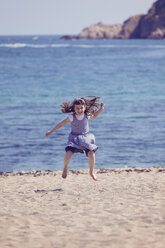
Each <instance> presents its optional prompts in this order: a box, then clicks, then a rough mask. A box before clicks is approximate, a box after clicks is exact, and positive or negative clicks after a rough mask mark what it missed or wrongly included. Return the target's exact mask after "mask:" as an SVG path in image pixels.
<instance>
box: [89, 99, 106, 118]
mask: <svg viewBox="0 0 165 248" xmlns="http://www.w3.org/2000/svg"><path fill="white" fill-rule="evenodd" d="M103 109H104V103H101V104H100V109H99V110H98V111H96V112H95V113H94V114H93V115H92V116H91V119H95V118H97V116H98V115H99V114H100V113H101V112H102V111H103Z"/></svg>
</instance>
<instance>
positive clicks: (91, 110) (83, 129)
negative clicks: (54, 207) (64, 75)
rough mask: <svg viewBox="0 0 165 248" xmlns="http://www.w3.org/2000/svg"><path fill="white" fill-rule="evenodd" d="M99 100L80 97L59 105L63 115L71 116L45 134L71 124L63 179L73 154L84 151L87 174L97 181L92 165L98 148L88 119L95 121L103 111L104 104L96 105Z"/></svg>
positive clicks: (98, 98) (47, 134)
mask: <svg viewBox="0 0 165 248" xmlns="http://www.w3.org/2000/svg"><path fill="white" fill-rule="evenodd" d="M87 98H88V99H87ZM99 100H100V97H81V98H76V99H74V100H73V102H72V103H69V102H63V103H62V105H60V107H61V111H62V112H63V113H71V112H72V113H73V114H71V115H69V116H68V117H67V118H66V119H64V120H63V121H61V122H60V123H58V124H57V125H56V126H55V127H54V128H53V129H52V130H51V131H48V132H47V133H46V136H49V135H50V134H52V133H53V132H54V131H56V130H57V129H59V128H61V127H62V126H64V125H66V124H67V123H68V122H71V127H72V131H71V133H70V134H69V137H68V143H67V146H66V148H65V151H66V154H65V158H64V170H63V173H62V177H63V178H66V177H67V170H68V164H69V161H70V159H71V157H72V155H73V153H77V152H80V153H84V151H85V153H86V156H88V157H89V173H90V175H91V177H92V178H93V179H94V180H97V177H96V175H95V174H94V165H95V151H96V150H97V149H98V147H97V146H96V145H95V136H94V135H93V134H92V133H89V126H88V119H95V118H96V117H97V116H98V115H99V114H100V113H101V112H102V110H103V109H104V103H101V104H98V101H99Z"/></svg>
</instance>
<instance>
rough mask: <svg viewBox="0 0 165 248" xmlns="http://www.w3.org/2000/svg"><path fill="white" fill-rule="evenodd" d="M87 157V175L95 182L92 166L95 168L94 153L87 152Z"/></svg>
mask: <svg viewBox="0 0 165 248" xmlns="http://www.w3.org/2000/svg"><path fill="white" fill-rule="evenodd" d="M88 157H89V174H90V176H91V177H92V178H93V179H94V180H95V181H97V180H98V179H97V177H96V175H95V174H94V166H95V153H94V151H89V152H88Z"/></svg>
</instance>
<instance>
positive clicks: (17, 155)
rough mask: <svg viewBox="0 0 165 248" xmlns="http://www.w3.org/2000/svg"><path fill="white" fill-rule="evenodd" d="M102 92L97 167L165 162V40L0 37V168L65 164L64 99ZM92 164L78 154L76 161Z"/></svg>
mask: <svg viewBox="0 0 165 248" xmlns="http://www.w3.org/2000/svg"><path fill="white" fill-rule="evenodd" d="M86 95H97V96H101V98H102V101H103V102H104V103H105V104H106V106H105V110H104V112H102V113H101V115H100V116H99V117H98V118H97V119H95V120H91V121H90V130H91V131H92V132H93V133H94V134H95V136H96V143H97V145H98V146H99V150H98V151H97V153H96V168H105V167H106V168H114V167H135V166H138V167H151V166H165V41H163V40H94V41H92V40H75V41H62V40H60V39H59V37H58V36H40V37H39V39H38V40H33V39H32V36H11V37H7V36H1V37H0V171H22V170H23V171H29V170H46V169H50V170H62V169H63V157H64V155H65V151H64V148H65V145H66V142H67V137H68V134H69V132H70V124H68V125H66V126H65V127H63V128H61V129H59V130H58V131H57V132H56V133H54V134H52V135H51V136H50V137H45V132H46V131H47V130H50V129H51V128H53V127H54V126H55V125H56V124H57V123H58V122H59V121H61V120H63V119H64V118H66V116H67V114H63V113H62V112H61V111H60V108H59V107H58V105H59V104H60V103H61V102H62V101H63V100H68V101H70V100H72V99H73V98H75V97H78V96H86ZM80 168H88V159H87V158H86V157H85V155H82V154H76V155H74V156H73V159H72V160H71V162H70V169H80Z"/></svg>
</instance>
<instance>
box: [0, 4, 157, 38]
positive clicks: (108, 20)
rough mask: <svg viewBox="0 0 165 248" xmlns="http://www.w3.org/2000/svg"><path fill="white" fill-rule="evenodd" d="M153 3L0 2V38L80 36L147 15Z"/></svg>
mask: <svg viewBox="0 0 165 248" xmlns="http://www.w3.org/2000/svg"><path fill="white" fill-rule="evenodd" d="M154 2H155V0H0V35H28V34H29V35H46V34H60V35H61V34H79V33H80V32H81V31H82V29H83V28H85V27H88V26H90V25H91V24H96V23H98V22H102V23H104V24H115V23H123V22H124V21H125V20H126V19H128V18H129V17H130V16H132V15H136V14H147V12H148V10H149V9H150V7H151V6H152V4H153V3H154Z"/></svg>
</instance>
